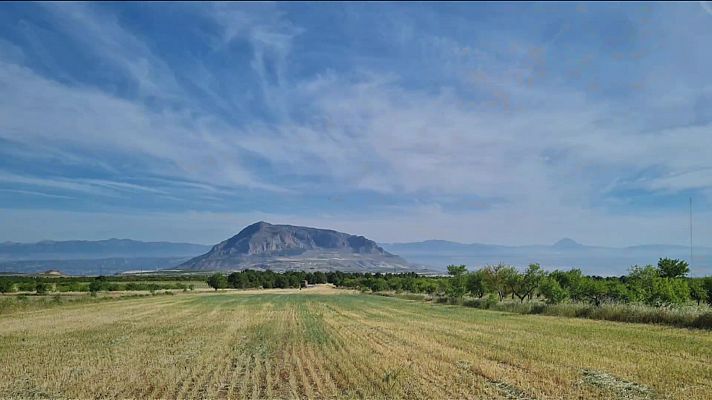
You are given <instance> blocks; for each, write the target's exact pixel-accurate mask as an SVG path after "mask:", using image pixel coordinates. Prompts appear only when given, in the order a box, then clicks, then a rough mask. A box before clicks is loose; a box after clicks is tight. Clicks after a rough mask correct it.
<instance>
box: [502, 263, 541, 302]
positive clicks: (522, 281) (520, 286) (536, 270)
mask: <svg viewBox="0 0 712 400" xmlns="http://www.w3.org/2000/svg"><path fill="white" fill-rule="evenodd" d="M545 276H546V273H545V272H544V270H542V269H541V266H540V265H539V264H529V267H528V268H527V270H526V271H525V272H524V274H519V273H517V274H516V275H511V277H510V285H511V288H512V292H513V293H514V294H515V295H516V296H517V297H518V298H519V301H520V302H521V303H524V299H525V298H527V297H529V298H530V299H531V296H532V295H533V293H534V291H535V290H536V289H537V288H538V287H539V284H540V283H541V280H542V279H544V277H545Z"/></svg>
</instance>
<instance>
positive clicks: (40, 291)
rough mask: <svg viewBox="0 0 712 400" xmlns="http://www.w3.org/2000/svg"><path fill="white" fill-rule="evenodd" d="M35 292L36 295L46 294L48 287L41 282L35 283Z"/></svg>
mask: <svg viewBox="0 0 712 400" xmlns="http://www.w3.org/2000/svg"><path fill="white" fill-rule="evenodd" d="M35 291H36V292H37V294H46V293H47V292H48V291H49V285H48V284H46V283H43V282H37V284H35Z"/></svg>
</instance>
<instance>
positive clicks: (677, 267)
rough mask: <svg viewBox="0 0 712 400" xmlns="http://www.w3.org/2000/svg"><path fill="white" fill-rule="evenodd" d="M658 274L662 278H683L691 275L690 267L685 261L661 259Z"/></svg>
mask: <svg viewBox="0 0 712 400" xmlns="http://www.w3.org/2000/svg"><path fill="white" fill-rule="evenodd" d="M658 273H659V274H660V276H661V277H662V278H670V279H675V278H682V277H685V276H686V275H687V274H689V273H690V267H689V265H688V264H687V261H685V260H678V259H674V260H673V259H670V258H661V259H660V260H658Z"/></svg>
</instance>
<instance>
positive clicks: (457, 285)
mask: <svg viewBox="0 0 712 400" xmlns="http://www.w3.org/2000/svg"><path fill="white" fill-rule="evenodd" d="M447 273H448V275H450V276H451V278H450V285H449V287H448V289H447V295H448V297H450V298H452V299H462V297H463V296H464V295H465V292H466V290H467V288H466V280H465V276H466V274H467V267H466V266H464V265H448V266H447Z"/></svg>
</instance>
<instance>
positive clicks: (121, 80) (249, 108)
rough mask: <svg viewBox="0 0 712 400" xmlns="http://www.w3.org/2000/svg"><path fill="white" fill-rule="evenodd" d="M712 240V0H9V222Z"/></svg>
mask: <svg viewBox="0 0 712 400" xmlns="http://www.w3.org/2000/svg"><path fill="white" fill-rule="evenodd" d="M689 199H692V201H693V224H692V226H693V234H694V235H693V237H694V244H695V245H696V246H712V211H710V206H712V3H710V2H689V3H628V4H621V3H476V4H475V3H470V4H467V3H437V4H436V3H411V4H401V3H239V4H228V3H218V4H210V3H175V4H166V3H129V4H126V3H40V4H38V3H3V4H0V241H20V242H27V241H38V240H43V239H53V240H68V239H91V240H94V239H106V238H111V237H119V238H132V239H137V240H167V241H186V242H194V243H205V244H213V243H216V242H219V241H221V240H223V239H225V238H226V237H229V236H231V235H233V234H235V233H237V232H238V231H239V230H240V229H242V228H243V227H244V226H245V225H247V224H250V223H253V222H256V221H259V220H265V221H268V222H271V223H289V224H298V225H308V226H316V227H321V228H331V229H337V230H340V231H345V232H349V233H354V234H361V235H365V236H367V237H369V238H371V239H374V240H377V241H379V242H406V241H418V240H426V239H446V240H456V241H459V242H482V243H499V244H510V245H516V244H534V243H543V244H546V243H553V242H555V241H557V240H559V239H561V238H563V237H570V238H573V239H575V240H577V241H579V242H582V243H586V244H593V245H606V246H627V245H636V244H652V243H668V244H689V241H690V226H689V213H690V208H689V201H690V200H689Z"/></svg>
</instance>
